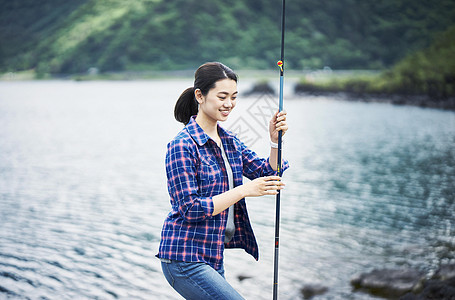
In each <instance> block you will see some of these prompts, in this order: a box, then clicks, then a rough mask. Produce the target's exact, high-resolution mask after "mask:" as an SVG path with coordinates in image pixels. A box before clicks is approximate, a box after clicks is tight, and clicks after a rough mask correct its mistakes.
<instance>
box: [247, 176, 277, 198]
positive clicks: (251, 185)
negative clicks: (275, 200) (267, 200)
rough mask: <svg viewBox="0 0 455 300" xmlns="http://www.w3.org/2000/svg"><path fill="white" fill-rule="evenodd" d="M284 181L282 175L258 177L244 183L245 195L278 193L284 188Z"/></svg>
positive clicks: (256, 195)
mask: <svg viewBox="0 0 455 300" xmlns="http://www.w3.org/2000/svg"><path fill="white" fill-rule="evenodd" d="M284 186H285V184H284V182H282V181H281V177H280V176H265V177H259V178H256V179H254V180H252V181H250V182H247V183H245V184H243V185H242V188H243V189H244V194H245V197H258V196H264V195H276V194H278V190H282V189H284Z"/></svg>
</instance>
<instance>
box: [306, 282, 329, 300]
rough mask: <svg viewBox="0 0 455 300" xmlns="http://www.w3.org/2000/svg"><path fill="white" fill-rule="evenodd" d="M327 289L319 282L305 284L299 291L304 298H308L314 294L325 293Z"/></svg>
mask: <svg viewBox="0 0 455 300" xmlns="http://www.w3.org/2000/svg"><path fill="white" fill-rule="evenodd" d="M328 290H329V289H328V288H327V287H325V286H322V285H319V284H309V285H305V286H304V287H303V288H302V289H301V290H300V291H301V292H302V295H303V298H304V299H310V298H312V297H313V296H316V295H322V294H325V293H326V292H327V291H328Z"/></svg>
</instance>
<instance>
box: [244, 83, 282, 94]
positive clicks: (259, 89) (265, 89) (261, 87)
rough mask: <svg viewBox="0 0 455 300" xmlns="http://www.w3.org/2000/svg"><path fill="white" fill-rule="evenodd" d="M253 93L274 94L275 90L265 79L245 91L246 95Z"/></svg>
mask: <svg viewBox="0 0 455 300" xmlns="http://www.w3.org/2000/svg"><path fill="white" fill-rule="evenodd" d="M253 94H269V95H275V90H274V89H273V88H272V87H271V86H270V85H269V83H268V82H266V81H261V82H257V83H255V84H254V85H253V87H252V88H251V90H249V91H247V92H246V93H245V95H246V96H251V95H253Z"/></svg>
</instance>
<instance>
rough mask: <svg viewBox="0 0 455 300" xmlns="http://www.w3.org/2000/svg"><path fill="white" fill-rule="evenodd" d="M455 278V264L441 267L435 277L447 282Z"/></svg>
mask: <svg viewBox="0 0 455 300" xmlns="http://www.w3.org/2000/svg"><path fill="white" fill-rule="evenodd" d="M449 278H455V264H451V265H443V266H441V267H440V268H439V269H438V270H437V271H436V273H435V274H434V276H433V279H439V280H446V279H449Z"/></svg>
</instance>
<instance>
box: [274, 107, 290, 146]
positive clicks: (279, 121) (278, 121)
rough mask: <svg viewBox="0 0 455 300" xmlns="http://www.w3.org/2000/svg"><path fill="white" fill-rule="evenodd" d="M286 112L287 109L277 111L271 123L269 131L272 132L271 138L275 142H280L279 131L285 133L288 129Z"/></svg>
mask: <svg viewBox="0 0 455 300" xmlns="http://www.w3.org/2000/svg"><path fill="white" fill-rule="evenodd" d="M286 114H287V113H286V112H285V111H281V112H279V111H277V112H276V113H275V114H274V115H273V117H272V119H271V120H270V123H269V133H270V140H271V141H272V142H274V143H278V132H279V131H280V130H281V131H282V132H283V135H284V134H285V133H286V131H287V130H288V123H287V122H286Z"/></svg>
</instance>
